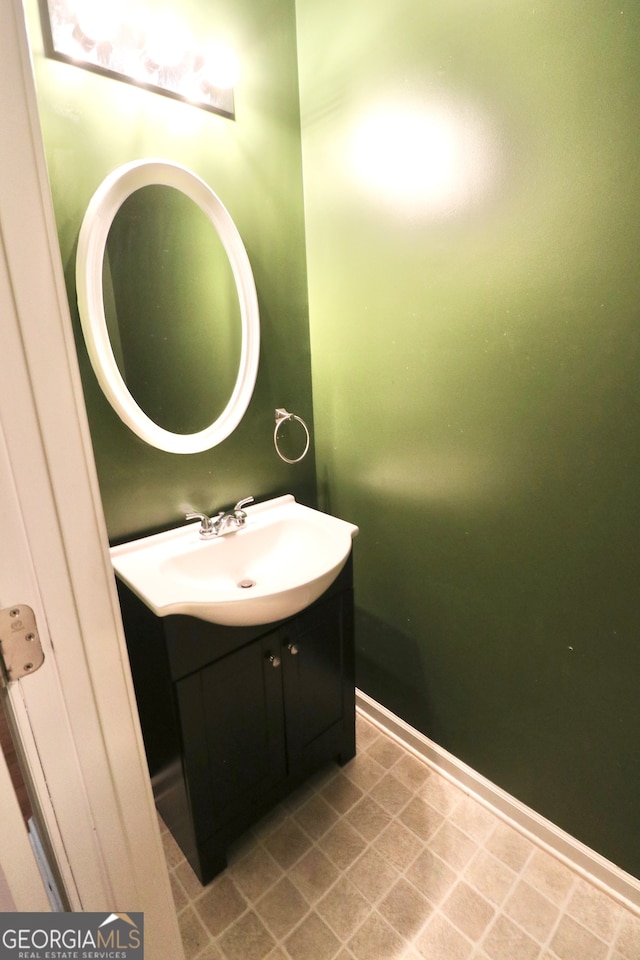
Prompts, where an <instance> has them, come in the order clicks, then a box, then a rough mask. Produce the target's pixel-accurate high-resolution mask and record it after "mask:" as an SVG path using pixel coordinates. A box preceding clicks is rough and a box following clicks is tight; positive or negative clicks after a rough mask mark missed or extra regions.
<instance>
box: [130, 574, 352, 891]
mask: <svg viewBox="0 0 640 960" xmlns="http://www.w3.org/2000/svg"><path fill="white" fill-rule="evenodd" d="M118 591H119V595H120V602H121V608H122V615H123V621H124V626H125V634H126V639H127V646H128V650H129V657H130V661H131V668H132V672H133V679H134V685H135V690H136V697H137V701H138V708H139V711H140V719H141V724H142V732H143V737H144V743H145V748H146V752H147V759H148V763H149V771H150V774H151V781H152V785H153V791H154V797H155V801H156V806H157V808H158V811H159V812H160V814H161V816H162V817H163V819H164V821H165V823H166V824H167V826H168V827H169V829H170V830H171V832H172V834H173V835H174V837H175V839H176V840H177V842H178V844H179V845H180V847H181V848H182V850H183V852H184V854H185V856H186V857H187V859H188V861H189V863H190V864H191V866H192V867H193V869H194V871H195V872H196V874H197V875H198V877H199V879H200V881H201V882H202V883H203V884H206V883H208V882H209V881H210V880H211V879H212V877H214V876H215V875H216V874H217V873H218V872H219V871H220V870H222V869H223V868H224V867H225V866H226V851H227V847H228V845H229V843H230V842H231V841H232V840H234V839H235V838H237V837H238V836H239V835H240V834H241V833H242V832H243V831H244V830H246V828H247V827H248V826H250V824H252V823H253V822H255V821H256V820H257V819H258V818H259V817H260V816H261V815H262V814H264V813H265V812H266V811H267V810H269V808H270V807H272V806H273V805H274V804H275V803H277V802H278V801H279V800H280V799H282V798H283V797H284V796H286V794H287V793H288V792H290V791H291V790H292V789H294V788H295V787H297V786H298V785H299V784H300V783H302V782H303V781H304V780H305V778H307V777H308V776H309V775H310V774H311V773H313V772H314V771H316V770H317V769H318V768H320V767H321V766H323V765H324V764H326V763H327V762H329V761H332V760H337V761H338V762H339V763H341V764H343V763H345V762H346V761H348V760H349V759H351V758H352V757H353V756H354V754H355V691H354V637H353V572H352V559H351V556H350V557H349V558H348V560H347V562H346V563H345V565H344V567H343V569H342V570H341V572H340V573H339V575H338V576H337V578H336V579H335V580H334V581H333V583H332V584H331V585H330V586H329V587H328V588H327V590H326V591H325V592H324V593H323V594H322V595H321V596H320V597H319V598H318V599H317V600H316V601H315V602H313V603H312V604H311V605H310V606H308V607H307V608H306V609H304V610H303V611H301V612H300V613H298V614H296V615H295V616H292V617H289V618H287V619H283V620H279V621H277V622H275V623H270V624H267V625H254V626H222V625H219V624H215V623H210V622H206V621H205V620H202V619H199V618H197V617H194V616H189V615H182V614H178V615H169V616H164V617H159V616H156V615H155V614H154V613H153V612H152V611H151V610H150V609H149V608H148V606H146V605H145V604H144V603H143V602H142V601H141V600H139V599H138V597H137V596H136V595H135V594H134V593H133V592H132V591H131V590H130V589H129V588H128V587H127V586H125V584H124V583H122V582H121V581H120V580H118Z"/></svg>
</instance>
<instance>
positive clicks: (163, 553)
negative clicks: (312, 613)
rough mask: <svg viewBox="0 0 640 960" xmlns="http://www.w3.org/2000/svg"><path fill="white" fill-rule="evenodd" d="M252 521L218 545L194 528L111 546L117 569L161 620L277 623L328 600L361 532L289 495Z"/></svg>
mask: <svg viewBox="0 0 640 960" xmlns="http://www.w3.org/2000/svg"><path fill="white" fill-rule="evenodd" d="M246 514H247V519H246V522H245V525H244V527H242V528H241V529H239V530H237V531H235V532H233V533H227V534H225V535H224V536H220V537H216V538H214V539H212V540H202V539H201V538H200V536H199V534H198V529H199V524H198V523H189V524H186V525H185V526H182V527H178V528H177V529H176V530H168V531H167V532H166V533H158V534H155V535H154V536H151V537H144V538H142V539H140V540H133V541H131V542H130V543H123V544H120V545H119V546H117V547H112V548H111V560H112V563H113V567H114V570H115V571H116V573H117V574H118V576H119V577H120V579H121V580H122V581H124V583H126V584H127V586H128V587H129V588H130V589H131V590H132V591H133V592H134V593H135V594H136V595H137V596H138V597H139V598H140V599H141V600H142V601H143V602H144V603H146V605H147V606H148V607H149V608H150V609H151V610H153V612H154V613H155V614H156V615H157V616H159V617H166V616H169V615H170V614H174V613H181V614H189V615H190V616H192V617H199V618H200V619H201V620H209V621H210V622H211V623H221V624H226V625H227V626H250V625H253V624H260V623H272V622H273V621H275V620H282V619H284V618H285V617H290V616H293V614H295V613H298V611H299V610H303V609H304V608H305V607H307V606H309V604H310V603H313V601H314V600H317V598H318V597H319V596H321V594H323V593H324V591H325V590H326V589H327V587H329V586H330V584H331V583H333V581H334V580H335V579H336V577H337V576H338V574H339V573H340V571H341V570H342V568H343V566H344V565H345V563H346V561H347V558H348V556H349V553H350V551H351V542H352V540H353V538H354V537H355V536H356V534H357V533H358V527H356V526H354V524H352V523H347V522H346V521H344V520H339V519H337V518H336V517H332V516H330V515H329V514H326V513H321V512H320V511H319V510H312V509H311V507H305V506H303V505H302V504H300V503H296V500H295V498H294V497H292V496H291V495H290V494H289V495H287V496H284V497H277V498H276V499H274V500H267V501H265V502H264V503H258V504H255V505H254V506H251V507H247V508H246ZM242 584H244V586H243V585H242Z"/></svg>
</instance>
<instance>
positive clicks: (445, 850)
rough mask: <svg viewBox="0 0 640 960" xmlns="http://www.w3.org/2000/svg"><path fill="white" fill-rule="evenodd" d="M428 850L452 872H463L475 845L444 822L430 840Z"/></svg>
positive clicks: (463, 834)
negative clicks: (450, 868)
mask: <svg viewBox="0 0 640 960" xmlns="http://www.w3.org/2000/svg"><path fill="white" fill-rule="evenodd" d="M429 849H430V850H432V851H433V853H436V854H437V855H438V856H439V857H441V858H442V859H443V860H445V861H446V862H447V863H448V864H449V866H450V867H453V869H454V870H463V869H464V868H465V867H466V866H467V864H468V863H469V861H470V860H471V858H472V857H473V855H474V853H475V852H476V845H475V843H474V842H473V840H471V838H470V837H468V836H467V835H466V834H465V833H463V832H462V830H459V829H458V828H457V827H456V826H454V824H453V823H451V822H450V821H449V820H445V821H444V823H443V824H442V826H441V827H440V828H439V829H438V830H437V831H436V833H435V834H434V835H433V837H432V838H431V839H430V841H429Z"/></svg>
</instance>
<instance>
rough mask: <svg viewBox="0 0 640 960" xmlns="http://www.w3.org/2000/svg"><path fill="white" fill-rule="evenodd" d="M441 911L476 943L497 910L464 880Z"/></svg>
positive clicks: (445, 902) (452, 892)
mask: <svg viewBox="0 0 640 960" xmlns="http://www.w3.org/2000/svg"><path fill="white" fill-rule="evenodd" d="M440 909H441V910H442V913H443V914H444V915H445V916H446V917H448V919H449V920H450V921H451V923H452V924H453V925H454V926H455V927H456V928H457V929H458V930H460V931H461V932H462V933H464V935H465V936H467V937H469V939H470V940H473V941H474V942H476V941H479V940H480V939H481V938H482V936H483V935H484V933H485V932H486V930H487V928H488V927H489V924H490V923H491V922H492V920H493V918H494V916H495V909H494V908H493V907H492V906H491V904H490V903H489V901H488V900H485V899H484V897H482V896H480V894H479V893H478V892H477V891H476V890H474V889H473V887H470V886H469V885H468V884H467V883H465V882H464V880H462V881H460V883H458V884H456V886H455V887H454V888H453V890H452V891H451V893H450V894H449V896H448V897H447V899H446V900H445V901H444V903H443V904H442V906H441V908H440Z"/></svg>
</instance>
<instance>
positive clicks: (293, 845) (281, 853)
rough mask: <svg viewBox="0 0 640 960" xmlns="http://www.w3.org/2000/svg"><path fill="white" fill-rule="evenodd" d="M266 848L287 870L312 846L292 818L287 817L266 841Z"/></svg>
mask: <svg viewBox="0 0 640 960" xmlns="http://www.w3.org/2000/svg"><path fill="white" fill-rule="evenodd" d="M264 846H265V848H266V849H267V850H268V851H269V853H270V854H271V856H272V857H273V858H274V860H275V861H276V862H277V863H279V864H280V866H281V867H282V868H283V869H284V870H286V869H288V867H291V866H293V864H294V863H295V862H296V860H299V859H300V857H302V856H303V854H305V853H306V852H307V850H308V849H309V847H310V846H311V840H310V839H309V837H308V836H307V834H306V833H304V831H303V830H302V828H301V827H299V826H298V824H297V823H296V822H295V821H294V820H293V818H291V817H287V819H286V820H284V821H283V822H282V823H281V824H279V825H278V826H277V827H276V829H275V830H274V831H273V832H272V833H271V834H270V835H269V836H268V837H267V838H266V839H265V840H264Z"/></svg>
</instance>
